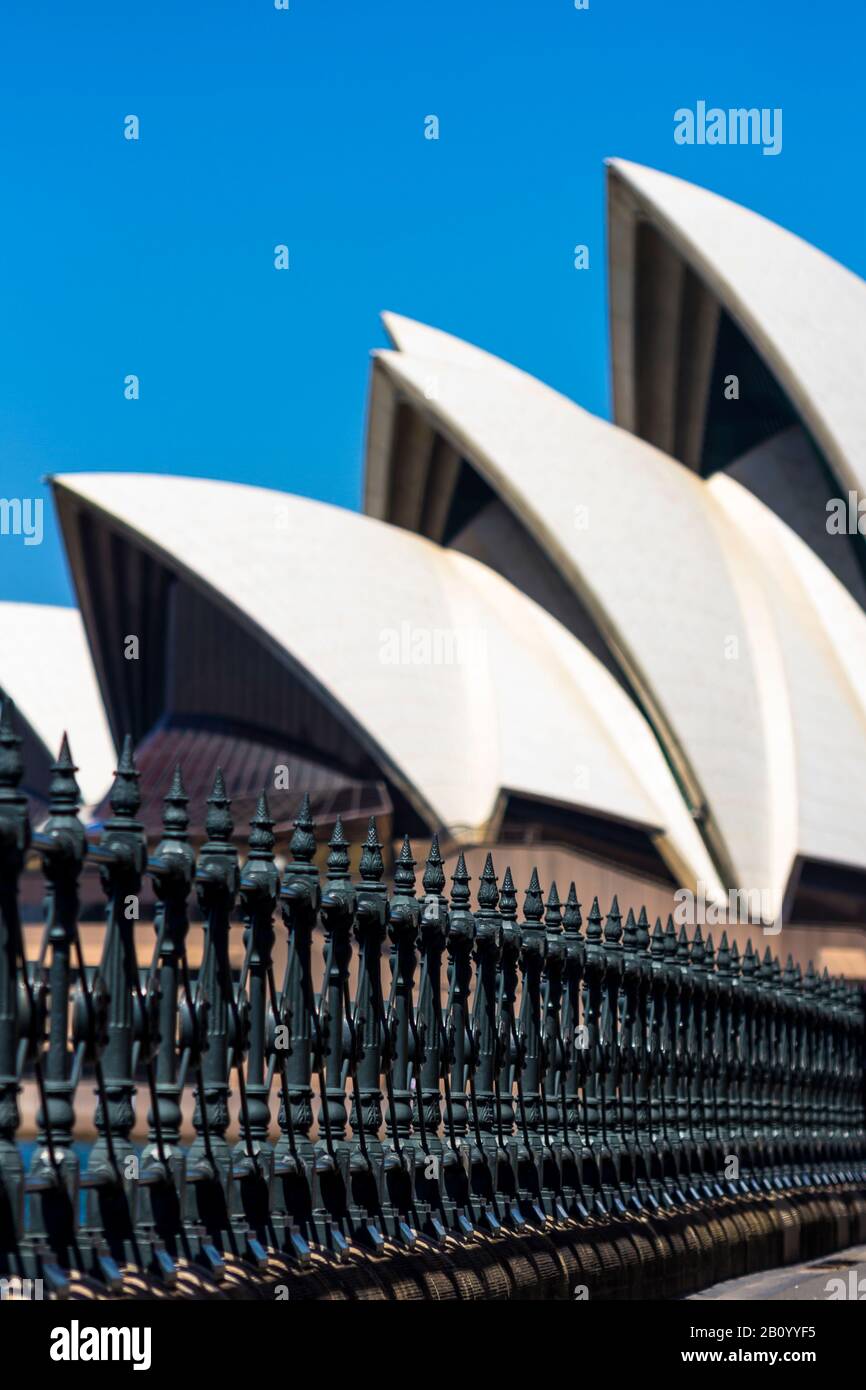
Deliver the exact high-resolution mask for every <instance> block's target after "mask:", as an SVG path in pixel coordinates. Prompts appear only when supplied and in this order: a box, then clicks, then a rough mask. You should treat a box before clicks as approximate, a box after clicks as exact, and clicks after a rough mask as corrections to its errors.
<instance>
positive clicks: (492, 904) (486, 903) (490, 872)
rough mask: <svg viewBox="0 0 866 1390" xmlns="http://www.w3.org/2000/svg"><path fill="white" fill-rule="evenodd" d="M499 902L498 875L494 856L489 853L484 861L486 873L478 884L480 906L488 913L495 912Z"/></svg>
mask: <svg viewBox="0 0 866 1390" xmlns="http://www.w3.org/2000/svg"><path fill="white" fill-rule="evenodd" d="M498 902H499V889H498V888H497V887H496V873H495V871H494V868H493V855H492V854H490V852H489V851H488V854H487V858H486V859H485V861H484V871H483V873H482V874H481V878H480V880H479V883H478V906H479V908H482V909H483V910H484V911H486V912H495V911H496V905H497V903H498Z"/></svg>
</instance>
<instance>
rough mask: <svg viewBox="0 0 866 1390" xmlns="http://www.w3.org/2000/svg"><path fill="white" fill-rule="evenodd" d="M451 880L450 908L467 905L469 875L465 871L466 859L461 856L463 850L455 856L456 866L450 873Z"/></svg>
mask: <svg viewBox="0 0 866 1390" xmlns="http://www.w3.org/2000/svg"><path fill="white" fill-rule="evenodd" d="M451 882H452V883H453V885H454V887H453V888H452V889H451V906H452V908H462V907H468V906H469V875H468V873H467V872H466V860H465V859H464V858H463V851H462V850H461V851H460V854H459V855H458V858H457V868H456V869H455V870H454V872H453V874H452V875H451Z"/></svg>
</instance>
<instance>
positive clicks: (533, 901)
mask: <svg viewBox="0 0 866 1390" xmlns="http://www.w3.org/2000/svg"><path fill="white" fill-rule="evenodd" d="M523 915H524V917H525V918H526V920H527V922H540V921H541V919H542V917H543V916H544V898H543V896H542V893H541V884H540V883H539V882H538V870H537V869H536V868H535V866H534V865H533V869H532V873H531V874H530V876H529V887H528V888H527V890H526V893H525V894H524V897H523Z"/></svg>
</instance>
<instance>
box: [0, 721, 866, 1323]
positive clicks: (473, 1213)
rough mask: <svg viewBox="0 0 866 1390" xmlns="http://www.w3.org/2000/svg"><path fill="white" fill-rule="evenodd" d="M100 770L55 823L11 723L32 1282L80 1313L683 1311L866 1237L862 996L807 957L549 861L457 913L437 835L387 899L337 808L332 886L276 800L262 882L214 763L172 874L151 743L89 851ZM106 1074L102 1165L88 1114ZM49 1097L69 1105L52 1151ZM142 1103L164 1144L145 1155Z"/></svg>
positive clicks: (0, 1214) (264, 837) (10, 1093)
mask: <svg viewBox="0 0 866 1390" xmlns="http://www.w3.org/2000/svg"><path fill="white" fill-rule="evenodd" d="M75 772H76V768H75V766H74V764H73V762H72V758H71V755H70V750H69V747H68V744H67V742H66V741H65V740H64V743H63V747H62V748H61V751H60V754H59V756H58V759H57V762H56V763H55V764H54V767H53V780H52V784H51V793H50V814H49V817H48V820H47V821H46V823H45V825H44V826H43V828H42V829H41V831H39V832H38V833H35V832H32V831H31V827H30V823H29V819H28V809H27V800H26V797H24V796H23V795H22V794H20V792H19V790H18V788H19V784H20V781H21V775H22V765H21V755H20V740H19V738H18V737H17V735H16V733H15V730H14V727H13V717H12V710H11V706H10V704H9V703H8V702H7V703H6V704H5V705H4V707H3V711H2V718H0V865H2V873H0V1279H2V1280H3V1281H4V1288H5V1290H6V1291H7V1292H8V1291H9V1289H10V1288H13V1287H14V1286H16V1282H20V1281H25V1280H28V1279H30V1280H33V1279H41V1280H42V1281H43V1284H42V1287H44V1288H45V1290H46V1291H47V1292H48V1294H49V1295H51V1296H56V1297H60V1298H72V1297H82V1298H84V1297H97V1298H98V1297H105V1296H108V1297H150V1298H161V1297H192V1298H200V1297H209V1298H217V1299H219V1298H225V1297H253V1298H258V1297H264V1298H281V1297H287V1298H290V1299H320V1298H326V1299H345V1298H429V1299H440V1298H443V1299H481V1298H641V1297H643V1298H664V1297H678V1296H682V1295H683V1294H685V1293H688V1292H690V1291H692V1290H695V1289H697V1288H700V1287H703V1286H706V1285H709V1284H711V1283H713V1282H714V1281H717V1280H719V1279H724V1278H727V1277H732V1276H735V1275H738V1274H744V1273H747V1272H749V1271H751V1270H755V1269H759V1268H763V1267H767V1266H771V1265H777V1264H783V1263H786V1262H789V1261H792V1260H794V1259H797V1258H804V1257H808V1256H813V1255H818V1254H821V1253H824V1252H826V1251H828V1250H830V1249H836V1248H840V1247H843V1246H846V1245H849V1244H851V1243H854V1242H856V1241H862V1240H863V1239H864V1238H866V1195H864V1192H866V1187H864V1182H866V1134H864V1092H863V1058H864V1010H863V999H862V995H861V992H860V991H859V990H858V989H857V988H855V987H854V986H852V985H849V984H846V983H845V982H843V981H842V980H839V979H833V978H831V977H829V976H828V975H827V973H826V972H824V974H823V975H821V976H818V975H816V973H815V972H814V970H813V968H812V966H811V964H810V965H809V966H808V968H807V969H806V971H805V974H803V973H802V972H801V969H800V967H799V966H798V965H795V964H794V963H793V961H792V960H791V958H790V956H789V957H788V960H787V964H786V965H785V966H784V967H782V966H781V964H780V962H779V961H778V960H777V959H774V958H773V956H772V954H771V952H770V950H769V948H767V950H766V952H765V954H764V956H763V959H760V958H759V956H758V955H757V954H756V953H755V952H754V950H753V949H752V947H751V945H749V946H748V948H747V949H746V951H745V953H744V954H743V956H742V957H741V956H740V955H739V954H738V951H737V946H736V944H730V945H729V943H728V939H727V936H726V935H723V936H722V938H721V941H720V942H719V945H718V947H715V946H714V944H713V941H712V939H711V938H710V937H707V939H706V940H704V939H703V938H702V934H701V931H700V928H698V929H697V930H696V931H695V932H694V935H693V936H692V938H691V939H689V938H688V936H687V934H686V932H685V929H681V930H680V932H679V934H677V933H676V931H675V929H674V925H673V923H672V921H670V920H669V921H668V923H667V926H666V927H665V928H663V927H662V925H661V923H660V922H658V921H657V922H656V923H655V926H654V927H653V928H652V930H651V929H650V926H649V923H648V921H647V918H646V914H645V912H643V911H641V912H640V913H639V915H638V917H637V918H635V916H634V914H633V913H632V912H631V911H630V912H629V913H628V915H627V917H626V919H625V923H624V924H623V920H622V918H621V915H620V912H619V909H618V906H617V903H616V900H614V902H613V904H612V906H611V909H610V911H609V913H608V914H607V916H606V920H604V921H603V920H602V915H601V913H600V912H599V908H598V903H597V901H596V902H593V904H592V908H591V910H590V912H589V913H588V916H587V920H586V922H585V923H584V921H583V919H582V916H581V910H580V904H579V903H578V901H577V898H576V895H575V891H574V887H573V886H572V888H571V891H570V893H569V894H568V897H567V899H566V901H565V903H564V904H562V903H561V902H560V899H559V897H558V895H557V891H556V888H555V886H553V885H552V886H551V888H550V890H549V892H548V893H547V897H546V901H545V900H544V897H543V894H542V890H541V887H540V885H539V882H538V877H537V875H536V873H535V872H533V874H532V876H531V880H530V883H529V886H528V888H527V889H526V892H525V894H524V900H523V911H522V914H519V913H518V893H517V889H516V887H515V884H514V883H513V881H512V877H511V873H510V870H508V869H506V870H505V873H504V875H503V877H502V881H501V887H500V886H499V883H498V879H497V875H496V872H495V869H494V865H493V862H492V860H491V858H490V857H489V856H488V859H487V863H486V865H485V867H484V872H483V874H482V877H481V879H480V882H479V884H478V888H477V895H476V906H475V909H474V910H473V908H472V906H471V898H470V886H469V876H468V874H467V872H466V868H465V864H464V860H463V856H462V855H461V856H460V857H459V858H458V860H457V864H456V868H455V870H454V873H453V874H452V876H451V883H452V887H451V892H450V896H449V897H448V898H446V896H445V894H444V889H445V874H444V869H443V863H442V859H441V856H440V852H439V846H438V843H437V841H436V839H435V838H434V839H433V842H432V846H431V848H430V853H429V855H428V857H427V861H426V864H425V866H424V870H423V876H422V889H423V892H422V893H421V895H420V896H419V893H418V884H417V879H416V863H415V861H414V859H413V856H412V850H411V847H410V844H409V840H408V838H407V839H406V840H404V842H403V846H402V850H401V852H400V854H399V857H398V859H397V862H396V867H395V871H394V875H393V889H392V891H390V892H389V890H388V888H387V887H386V885H385V883H384V882H383V876H384V874H383V859H382V853H381V850H382V846H381V845H380V844H379V842H378V840H377V835H376V827H375V823H374V822H372V821H371V822H370V828H369V832H368V835H367V838H366V842H365V844H364V845H363V848H362V851H361V857H360V865H359V873H358V876H357V881H353V878H352V875H351V874H350V859H349V847H348V846H347V844H346V841H345V838H344V834H343V830H342V827H341V825H340V823H339V822H338V823H337V826H336V828H335V830H334V833H333V835H332V837H331V840H330V845H329V851H330V852H329V855H328V859H327V868H326V871H325V874H324V881H320V874H319V871H318V869H317V867H316V864H315V855H316V841H315V837H314V833H313V824H312V820H311V817H310V814H309V804H308V802H307V800H306V799H304V801H303V803H302V805H301V807H300V810H299V813H298V818H297V821H296V822H295V831H294V835H293V836H292V838H291V842H290V845H289V852H288V862H287V863H286V864H285V868H284V871H283V872H282V874H280V873H279V872H278V870H277V867H276V865H275V862H274V849H275V845H274V836H273V833H272V822H271V820H270V817H269V813H268V805H267V800H266V797H265V796H264V795H262V797H261V799H260V801H259V804H258V806H257V808H256V811H255V815H254V817H253V819H252V822H251V827H250V833H249V836H248V841H247V845H246V848H245V858H244V861H243V865H242V867H241V865H240V862H239V857H238V852H237V849H236V848H235V845H234V843H233V838H232V837H233V825H232V819H231V814H230V803H229V799H228V796H227V793H226V789H225V786H224V784H223V778H222V775H221V774H220V773H219V772H217V775H216V780H215V782H214V787H213V792H212V794H211V796H210V798H209V800H208V807H207V816H206V830H207V840H206V842H205V843H204V844H203V845H202V846H201V848H200V850H199V852H198V854H197V855H196V854H195V853H194V850H193V848H192V845H191V843H190V838H189V819H188V813H187V798H186V795H185V793H184V789H183V783H182V780H181V772H180V769H178V770H177V771H176V772H175V775H174V779H173V781H172V784H171V786H170V788H169V790H168V792H167V795H166V798H165V815H164V833H163V837H162V839H161V841H160V843H159V844H158V845H157V846H156V847H155V849H154V850H153V851H152V853H151V854H150V855H149V856H148V851H147V847H146V844H145V839H144V835H143V833H142V830H141V827H140V826H139V825H138V824H137V822H136V811H137V809H138V804H139V799H138V789H137V775H138V774H137V772H136V769H135V766H134V762H133V758H132V752H131V746H130V744H129V742H128V741H127V743H126V745H125V746H124V749H123V753H122V756H121V759H120V763H119V767H118V770H117V773H116V776H115V781H114V787H113V792H112V796H111V807H112V811H113V816H112V818H111V819H110V820H109V821H108V822H107V823H106V824H105V825H104V827H103V829H102V832H101V835H100V837H99V841H98V844H95V845H89V844H88V842H87V838H86V835H85V831H84V828H83V826H82V824H81V822H80V820H79V818H78V814H77V812H78V808H79V804H80V802H79V793H78V787H77V784H76V780H75ZM34 855H35V856H38V857H41V862H42V866H43V872H44V876H45V880H46V896H45V925H44V932H43V936H42V942H41V946H40V948H39V952H38V957H37V955H36V952H35V951H31V952H30V955H31V957H32V958H30V959H28V958H27V957H28V953H27V951H26V949H25V932H24V930H23V928H22V925H21V921H20V917H19V912H18V885H19V878H20V876H21V874H22V872H23V871H24V869H25V865H26V864H27V863H28V862H29V861H31V860H32V859H33V857H34ZM86 860H89V861H91V862H93V863H95V864H97V865H98V867H99V872H100V875H101V880H102V887H103V889H104V892H105V895H106V904H107V907H106V926H105V931H104V938H103V945H102V955H101V961H100V964H99V966H98V967H97V968H93V967H90V966H88V965H87V964H86V962H85V958H84V953H83V950H82V943H81V938H80V934H79V926H78V912H77V908H78V881H79V877H80V874H81V872H82V867H83V865H84V863H85V861H86ZM146 877H149V878H150V880H152V883H153V886H154V890H155V894H156V898H157V907H156V911H155V913H154V919H153V922H152V923H150V924H145V923H144V922H142V921H141V920H140V914H139V901H140V892H141V888H142V883H143V881H144V880H145V878H146ZM193 894H194V895H195V898H196V899H197V902H198V906H199V908H200V912H201V915H202V919H203V923H204V926H203V934H204V936H203V939H204V945H203V956H202V959H201V962H200V966H199V968H198V970H197V972H194V971H193V970H192V969H191V966H190V962H189V959H188V954H187V934H188V929H189V917H188V905H189V902H190V899H191V896H192V895H193ZM236 912H237V913H239V915H240V917H241V919H242V921H243V924H244V928H243V930H244V936H243V940H244V953H243V964H242V966H241V968H240V972H239V974H238V973H237V972H236V971H233V969H232V965H231V952H230V946H229V941H230V935H231V932H232V931H233V930H234V926H233V918H234V914H235V913H236ZM278 918H279V919H280V923H281V924H277V919H278ZM278 931H279V932H285V934H286V937H285V954H286V959H287V964H286V967H285V970H284V972H280V975H281V977H280V979H277V977H276V968H275V964H274V945H275V940H276V933H277V932H278ZM145 933H146V934H147V935H148V937H149V938H150V939H151V940H152V942H153V956H152V963H151V965H150V967H149V968H148V969H146V970H142V969H141V968H140V965H139V956H138V949H139V948H140V947H141V945H142V942H141V937H142V936H143V935H144V934H145ZM386 944H387V946H388V949H389V960H388V961H387V962H385V961H383V950H384V948H385V947H386ZM319 951H322V952H323V955H324V970H323V974H322V975H321V988H320V989H318V990H317V989H316V988H315V981H316V979H317V974H318V972H317V970H316V969H315V968H314V962H315V953H316V952H319ZM388 966H390V969H388ZM383 974H384V975H386V976H389V977H390V978H389V982H388V985H387V988H386V987H385V986H384V985H383ZM91 1077H92V1080H93V1084H94V1087H95V1093H96V1110H95V1121H94V1122H95V1130H96V1138H95V1140H94V1142H93V1144H92V1147H91V1148H90V1150H89V1153H88V1155H87V1162H86V1165H83V1164H82V1163H81V1161H80V1158H79V1147H80V1146H79V1145H77V1144H76V1119H77V1117H80V1116H81V1113H82V1100H83V1097H84V1095H88V1108H89V1105H90V1102H89V1086H88V1088H87V1089H86V1090H85V1088H84V1087H83V1085H82V1082H83V1080H84V1079H85V1078H87V1079H88V1080H89V1078H91ZM25 1081H26V1082H27V1084H28V1085H31V1086H33V1087H35V1088H36V1090H37V1092H38V1097H39V1113H38V1120H37V1123H38V1127H39V1133H38V1138H37V1141H36V1143H35V1146H34V1148H33V1154H32V1158H31V1159H30V1162H29V1164H28V1165H27V1166H26V1167H25V1164H24V1161H23V1157H22V1146H21V1143H20V1138H19V1129H20V1118H19V1095H20V1092H21V1089H22V1085H23V1084H24V1083H25ZM230 1086H233V1087H234V1088H235V1091H236V1093H237V1099H238V1103H239V1118H238V1122H237V1133H238V1138H237V1140H236V1142H234V1141H233V1142H230V1141H229V1138H228V1135H229V1133H230V1123H229V1120H230V1109H229V1096H230ZM141 1088H143V1090H144V1094H145V1095H146V1096H147V1098H148V1102H149V1113H148V1126H149V1131H148V1135H147V1140H146V1142H145V1143H144V1145H143V1146H141V1145H136V1144H134V1143H133V1142H132V1139H131V1134H132V1131H133V1128H134V1119H135V1114H134V1107H135V1101H136V1096H137V1094H138V1093H139V1091H140V1089H141ZM190 1089H191V1090H192V1091H193V1092H194V1095H195V1115H194V1120H193V1125H194V1130H195V1137H194V1139H193V1142H192V1143H191V1144H190V1145H189V1146H187V1145H185V1144H184V1143H183V1142H182V1135H183V1125H182V1100H183V1098H184V1096H185V1095H186V1094H187V1093H188V1092H189V1090H190ZM277 1135H278V1137H277Z"/></svg>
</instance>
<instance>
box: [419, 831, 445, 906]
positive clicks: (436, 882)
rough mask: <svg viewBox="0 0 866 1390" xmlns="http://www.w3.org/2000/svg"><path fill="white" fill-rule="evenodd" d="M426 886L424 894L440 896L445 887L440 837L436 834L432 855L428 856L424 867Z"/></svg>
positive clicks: (431, 846) (423, 880) (431, 847)
mask: <svg viewBox="0 0 866 1390" xmlns="http://www.w3.org/2000/svg"><path fill="white" fill-rule="evenodd" d="M421 881H422V883H423V885H424V892H425V893H427V894H433V893H436V894H440V895H441V893H442V889H443V888H444V887H445V871H444V869H443V868H442V855H441V854H440V853H439V836H438V835H437V834H436V833H435V832H434V834H433V836H432V838H431V840H430V853H429V854H428V855H427V862H426V863H425V865H424V877H423V879H422V880H421Z"/></svg>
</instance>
